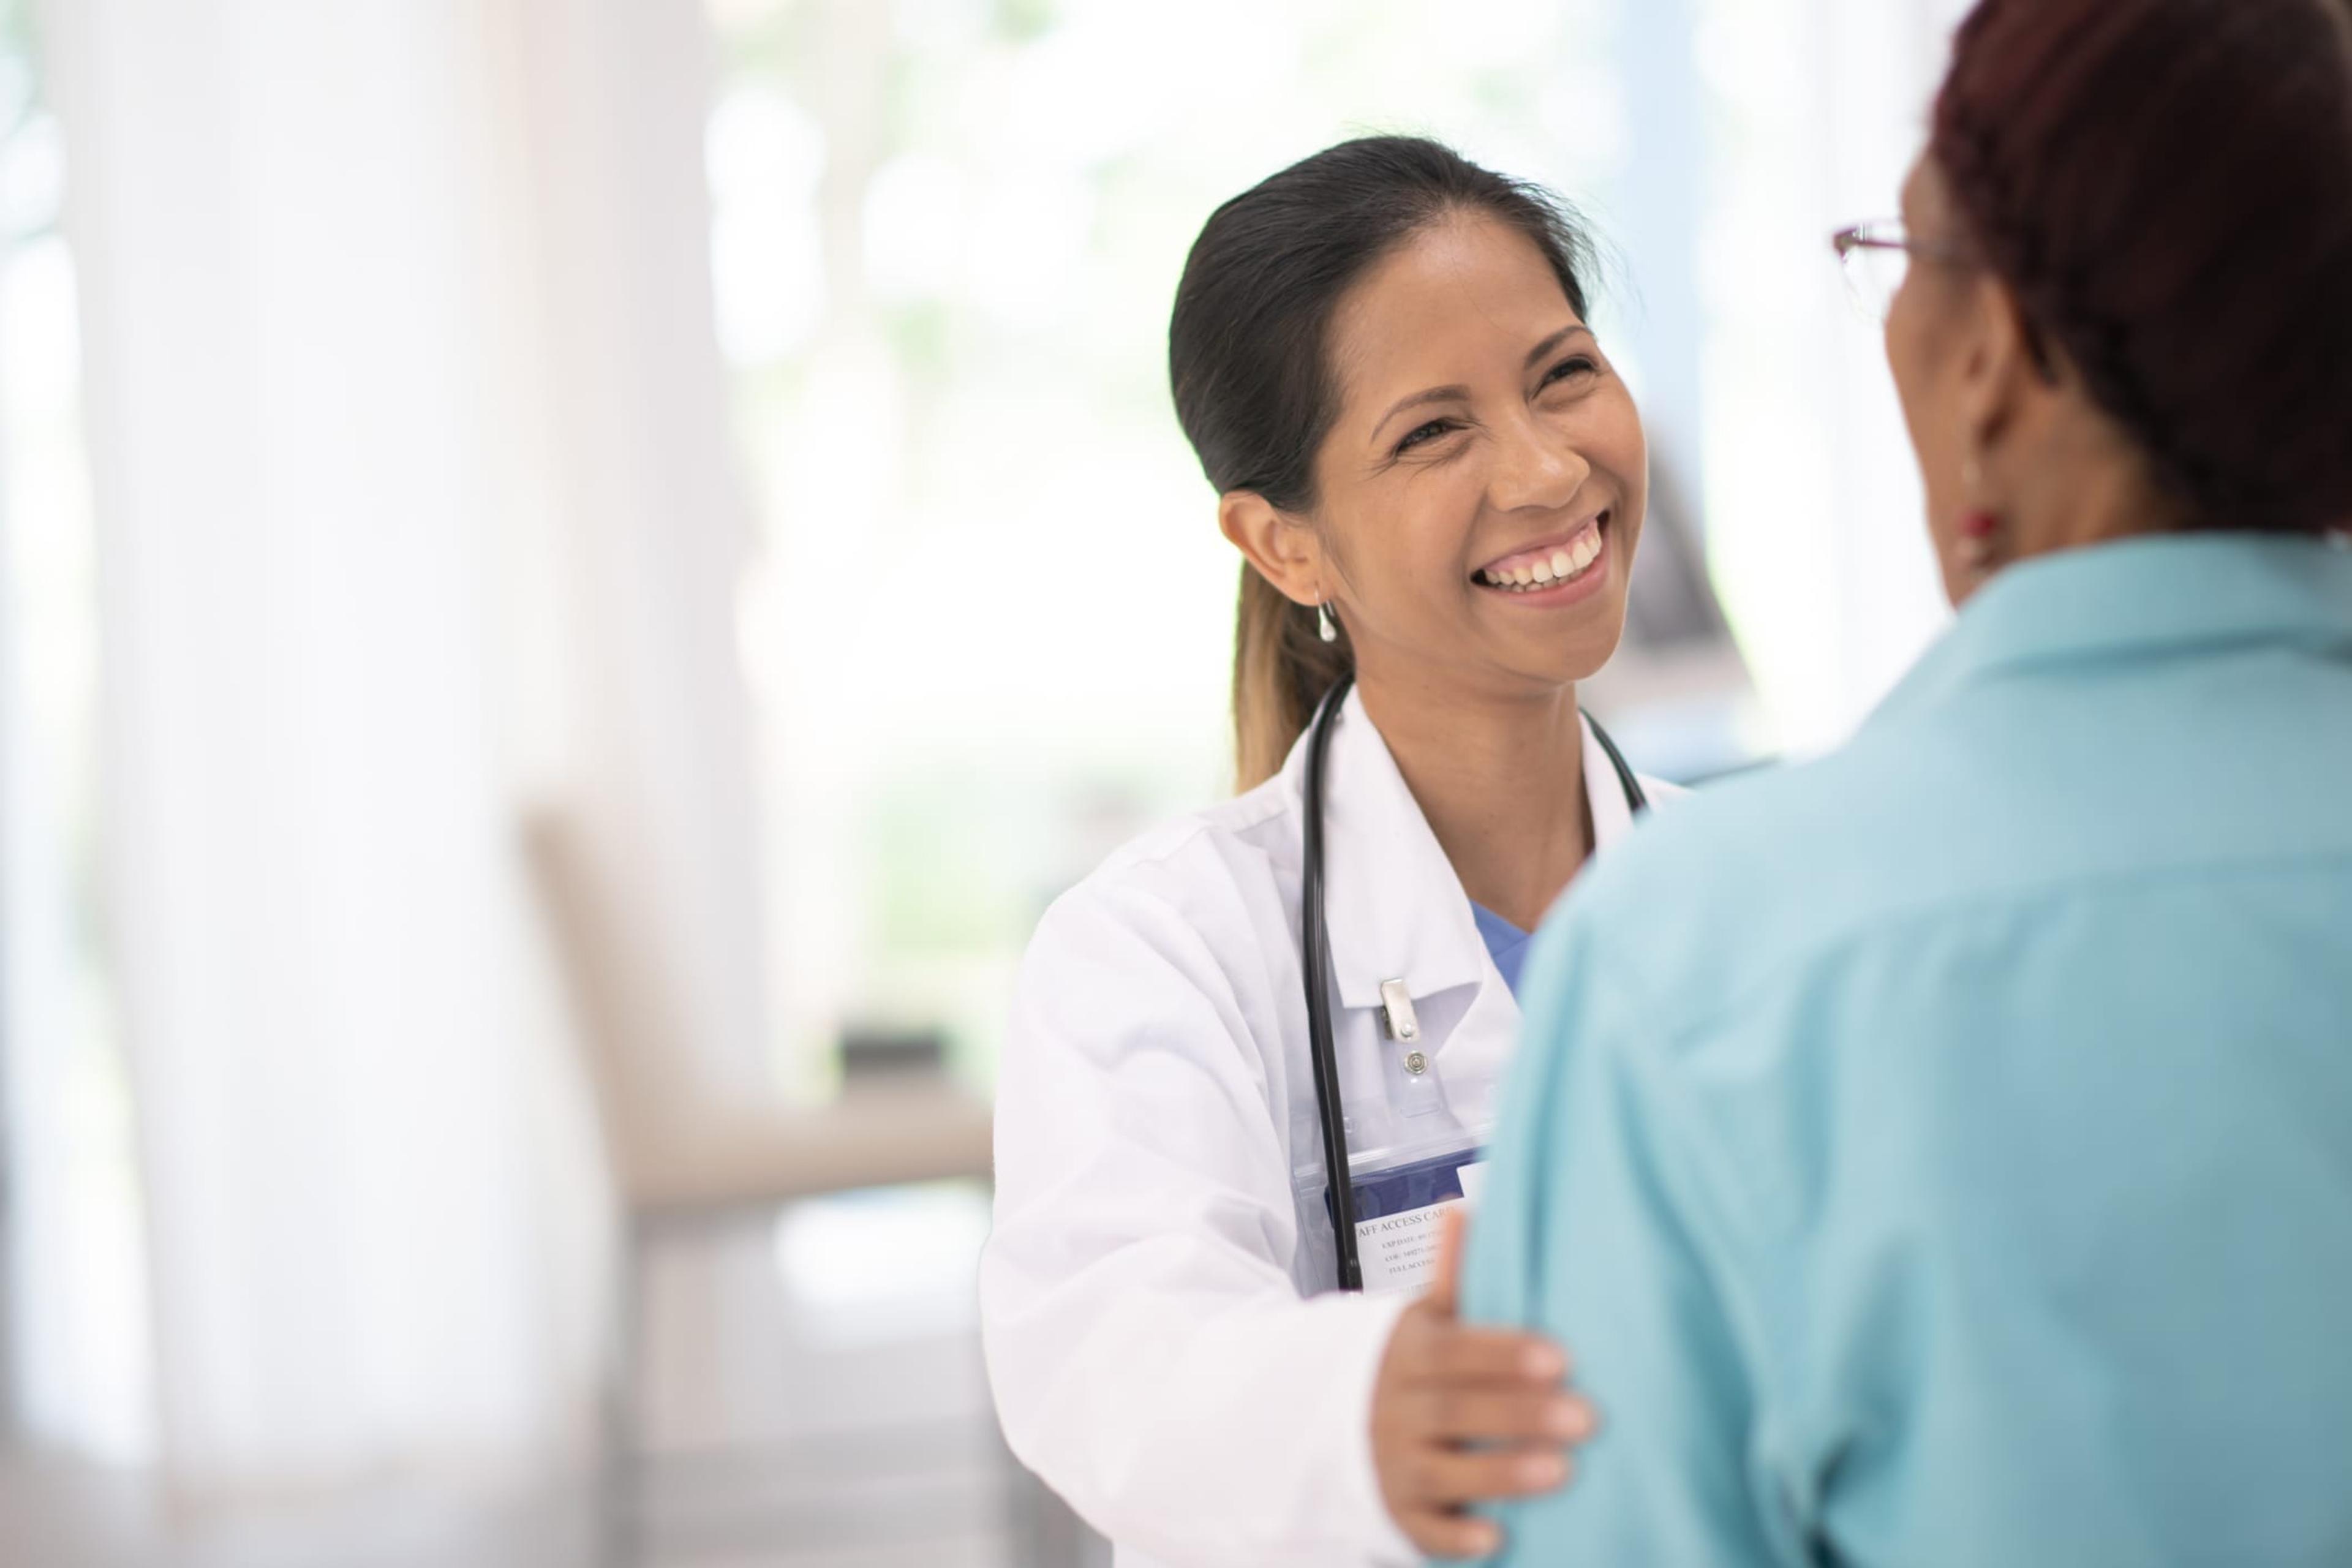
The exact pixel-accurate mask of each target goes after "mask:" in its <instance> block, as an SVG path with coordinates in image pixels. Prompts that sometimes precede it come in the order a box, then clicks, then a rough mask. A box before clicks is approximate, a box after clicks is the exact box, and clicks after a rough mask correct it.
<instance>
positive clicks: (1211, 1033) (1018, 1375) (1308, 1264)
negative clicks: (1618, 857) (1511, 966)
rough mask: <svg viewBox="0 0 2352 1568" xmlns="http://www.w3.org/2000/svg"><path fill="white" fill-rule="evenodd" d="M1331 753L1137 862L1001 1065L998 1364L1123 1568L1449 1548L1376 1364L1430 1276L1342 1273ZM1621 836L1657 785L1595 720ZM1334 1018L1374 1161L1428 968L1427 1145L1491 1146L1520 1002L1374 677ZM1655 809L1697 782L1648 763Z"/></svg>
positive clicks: (1044, 972)
mask: <svg viewBox="0 0 2352 1568" xmlns="http://www.w3.org/2000/svg"><path fill="white" fill-rule="evenodd" d="M1304 760H1305V746H1304V743H1303V742H1302V743H1301V744H1300V745H1299V746H1298V747H1297V748H1294V749H1293V751H1292V752H1291V755H1290V758H1289V760H1288V762H1287V763H1286V764H1285V766H1284V768H1283V771H1282V772H1281V773H1279V774H1278V775H1276V777H1275V778H1273V779H1271V780H1269V781H1268V782H1267V783H1266V784H1263V785H1261V786H1260V787H1258V788H1257V789H1255V790H1253V791H1251V792H1250V793H1249V794H1247V795H1243V796H1241V797H1239V798H1238V799H1235V800H1232V801H1229V802H1226V803H1224V804H1223V805H1218V806H1216V807H1214V808H1213V809H1210V810H1207V811H1202V812H1199V813H1196V814H1194V815H1192V816H1187V817H1183V818H1181V819H1180V820H1178V821H1176V822H1173V823H1171V824H1169V825H1167V826H1163V827H1161V828H1159V829H1158V830H1156V831H1153V832H1151V833H1149V834H1146V835H1145V836H1144V837H1142V838H1140V839H1139V840H1137V841H1136V842H1135V843H1133V844H1130V845H1129V846H1128V847H1126V848H1124V849H1122V850H1120V851H1119V852H1118V854H1116V855H1114V856H1112V857H1111V858H1110V859H1109V860H1108V862H1107V863H1106V864H1105V865H1104V866H1103V867H1102V868H1101V869H1099V870H1098V871H1097V872H1096V873H1095V874H1094V875H1093V876H1092V877H1090V878H1088V879H1087V880H1086V881H1085V882H1083V883H1081V884H1080V885H1079V886H1078V887H1077V888H1076V889H1073V890H1072V891H1070V892H1069V893H1068V894H1066V895H1065V896H1064V897H1063V898H1062V899H1060V900H1057V901H1056V902H1055V904H1054V906H1053V908H1052V909H1051V910H1048V911H1047V912H1046V914H1045V919H1044V921H1041V922H1040V924H1039V926H1038V929H1037V933H1036V937H1035V939H1034V941H1033V942H1032V943H1031V945H1030V948H1029V952H1028V956H1027V959H1026V961H1025V963H1024V965H1023V969H1022V973H1021V981H1020V985H1019V988H1018V993H1017V997H1016V1000H1015V1002H1014V1006H1013V1021H1012V1028H1011V1032H1010V1036H1009V1038H1008V1040H1007V1044H1006V1048H1005V1054H1004V1061H1003V1074H1002V1078H1001V1080H1000V1083H999V1088H998V1096H997V1112H996V1215H995V1227H994V1231H993V1234H992V1236H991V1237H990V1239H989V1242H988V1247H987V1250H986V1252H985V1253H984V1255H983V1257H982V1263H981V1271H980V1293H981V1315H982V1334H983V1337H984V1340H985V1343H986V1350H987V1357H988V1370H989V1378H990V1381H991V1383H992V1385H993V1387H994V1390H995V1394H996V1403H997V1409H998V1412H999V1414H1000V1415H1001V1416H1002V1418H1003V1424H1004V1430H1005V1436H1006V1437H1007V1440H1008V1441H1009V1442H1010V1443H1011V1445H1012V1447H1013V1452H1014V1453H1015V1454H1017V1455H1018V1456H1019V1457H1020V1458H1021V1459H1022V1461H1023V1462H1024V1464H1026V1465H1028V1466H1029V1467H1030V1468H1032V1469H1033V1470H1034V1471H1036V1473H1037V1474H1038V1475H1039V1476H1041V1477H1042V1478H1043V1479H1045V1482H1046V1483H1047V1484H1048V1485H1050V1486H1051V1487H1053V1488H1054V1489H1055V1491H1057V1492H1059V1493H1060V1494H1061V1495H1062V1497H1063V1498H1065V1499H1066V1500H1067V1501H1068V1502H1069V1503H1070V1505H1071V1506H1072V1507H1073V1508H1075V1509H1076V1510H1077V1512H1078V1513H1079V1514H1080V1515H1081V1516H1083V1517H1084V1518H1085V1519H1086V1520H1087V1521H1088V1522H1090V1523H1091V1524H1093V1525H1094V1526H1095V1527H1096V1528H1097V1530H1100V1531H1102V1532H1103V1533H1104V1534H1105V1535H1107V1536H1108V1537H1109V1538H1110V1539H1111V1540H1112V1541H1113V1542H1116V1543H1117V1545H1118V1565H1119V1568H1259V1565H1263V1568H1323V1565H1328V1568H1364V1565H1366V1564H1375V1563H1377V1564H1388V1563H1418V1562H1419V1561H1420V1557H1419V1554H1418V1553H1417V1552H1414V1550H1413V1549H1412V1545H1411V1543H1410V1542H1408V1541H1407V1540H1406V1538H1405V1536H1404V1535H1403V1533H1402V1531H1400V1530H1399V1529H1398V1528H1397V1526H1396V1524H1395V1522H1394V1521H1392V1520H1391V1517H1390V1515H1389V1513H1388V1510H1387V1508H1386V1506H1385V1505H1384V1504H1383V1502H1382V1501H1381V1495H1380V1489H1379V1484H1378V1482H1377V1480H1376V1479H1375V1478H1374V1475H1373V1469H1372V1454H1371V1439H1370V1409H1371V1394H1372V1384H1373V1378H1374V1374H1375V1373H1376V1372H1377V1370H1378V1367H1379V1363H1380V1360H1381V1352H1383V1350H1384V1349H1385V1348H1386V1346H1387V1342H1388V1337H1389V1331H1390V1329H1391V1325H1392V1324H1393V1323H1394V1321H1395V1320H1396V1317H1397V1314H1398V1313H1399V1312H1400V1311H1402V1310H1403V1308H1404V1307H1405V1305H1406V1304H1407V1303H1408V1302H1409V1301H1410V1300H1412V1297H1411V1295H1410V1294H1398V1295H1387V1296H1371V1295H1353V1294H1341V1293H1339V1292H1338V1291H1336V1290H1335V1289H1334V1285H1335V1268H1336V1263H1335V1258H1334V1251H1335V1249H1334V1246H1333V1242H1332V1237H1331V1234H1330V1226H1329V1222H1328V1218H1327V1217H1326V1214H1327V1211H1326V1210H1325V1208H1324V1199H1323V1187H1324V1180H1323V1175H1322V1160H1323V1146H1322V1140H1321V1137H1320V1135H1319V1132H1318V1126H1317V1121H1316V1101H1315V1080H1314V1077H1313V1070H1312V1068H1311V1067H1310V1066H1309V1061H1308V1053H1307V1008H1306V1004H1305V1002H1304V1001H1303V1000H1302V997H1301V994H1300V984H1299V964H1298V945H1299V944H1298V926H1299V914H1298V901H1299V880H1300V862H1301V858H1302V855H1301V841H1302V816H1301V805H1300V782H1301V778H1302V774H1303V771H1304ZM1584 773H1585V778H1586V780H1587V782H1588V790H1587V794H1588V795H1589V797H1590V799H1591V814H1592V824H1593V830H1594V837H1595V839H1596V841H1597V843H1598V844H1599V845H1600V846H1601V847H1603V848H1605V847H1607V846H1608V844H1609V843H1610V842H1611V841H1612V839H1614V838H1617V837H1620V836H1621V835H1622V834H1623V833H1624V832H1626V831H1627V829H1628V827H1629V826H1630V825H1631V816H1630V813H1629V811H1628V808H1627V802H1626V800H1625V798H1624V795H1623V793H1622V789H1621V788H1620V787H1619V784H1618V782H1617V776H1616V773H1615V772H1614V771H1613V770H1612V766H1611V764H1610V762H1609V759H1608V756H1607V754H1606V753H1605V752H1603V751H1602V750H1601V747H1600V745H1599V744H1598V742H1596V741H1595V740H1594V739H1593V737H1592V734H1591V730H1590V729H1589V728H1588V729H1587V731H1586V733H1585V742H1584ZM1325 779H1326V786H1327V788H1326V803H1325V817H1324V820H1325V834H1326V839H1325V843H1326V856H1325V879H1326V887H1327V889H1328V891H1327V897H1326V902H1327V906H1328V911H1329V915H1328V928H1329V931H1330V944H1331V972H1332V976H1333V981H1334V986H1335V989H1336V991H1337V993H1338V995H1337V998H1336V1001H1337V1005H1336V1006H1335V1007H1334V1009H1333V1012H1332V1032H1333V1038H1334V1043H1335V1047H1336V1052H1337V1056H1338V1059H1339V1074H1340V1082H1341V1088H1342V1091H1343V1096H1344V1099H1345V1100H1346V1103H1347V1108H1348V1115H1349V1145H1350V1151H1351V1152H1358V1153H1360V1152H1366V1151H1368V1150H1369V1151H1372V1152H1375V1153H1376V1152H1377V1151H1378V1147H1379V1146H1380V1145H1381V1144H1382V1143H1383V1142H1388V1143H1396V1142H1398V1141H1399V1139H1400V1138H1402V1136H1403V1135H1404V1134H1403V1131H1402V1129H1403V1125H1404V1124H1403V1123H1402V1122H1401V1121H1399V1120H1398V1119H1397V1118H1396V1117H1395V1116H1393V1115H1391V1111H1392V1109H1393V1106H1394V1104H1395V1102H1396V1100H1397V1098H1398V1095H1397V1089H1398V1088H1399V1087H1402V1086H1404V1085H1405V1082H1406V1080H1405V1079H1403V1078H1402V1067H1401V1065H1400V1064H1401V1058H1402V1047H1399V1046H1398V1045H1397V1044H1396V1043H1395V1042H1393V1041H1391V1040H1388V1039H1386V1038H1385V1037H1383V1034H1382V1030H1381V1023H1380V1002H1381V998H1380V992H1379V987H1380V985H1381V982H1382V981H1384V980H1391V979H1402V980H1403V981H1404V982H1405V984H1406V987H1407V989H1408V991H1409V992H1410V994H1411V995H1412V1001H1413V1005H1414V1007H1415V1009H1416V1010H1417V1012H1418V1014H1419V1022H1420V1026H1421V1031H1422V1038H1421V1041H1420V1045H1421V1048H1422V1049H1423V1051H1425V1052H1426V1053H1427V1054H1428V1057H1429V1060H1430V1067H1429V1069H1428V1072H1427V1073H1426V1074H1425V1075H1423V1078H1421V1079H1418V1080H1414V1081H1413V1082H1412V1085H1411V1087H1412V1089H1414V1090H1416V1091H1417V1092H1418V1093H1419V1095H1420V1096H1421V1097H1422V1098H1423V1099H1424V1100H1425V1099H1426V1097H1427V1094H1428V1089H1429V1087H1430V1085H1431V1083H1432V1082H1434V1084H1435V1086H1436V1088H1437V1089H1438V1091H1439V1095H1438V1107H1437V1109H1436V1110H1435V1111H1434V1117H1435V1118H1437V1119H1442V1120H1433V1116H1432V1114H1431V1113H1430V1112H1429V1110H1428V1108H1427V1107H1426V1106H1425V1105H1423V1108H1422V1110H1421V1112H1420V1113H1418V1114H1416V1116H1415V1117H1414V1118H1413V1120H1412V1124H1411V1126H1412V1132H1413V1134H1414V1135H1415V1136H1420V1135H1423V1134H1426V1133H1427V1132H1429V1131H1431V1130H1432V1129H1433V1128H1439V1127H1445V1128H1449V1129H1450V1130H1451V1131H1453V1132H1454V1134H1455V1135H1457V1136H1458V1137H1459V1138H1460V1139H1461V1140H1463V1141H1464V1142H1477V1141H1479V1140H1481V1139H1483V1137H1484V1136H1485V1134H1486V1131H1487V1130H1488V1129H1489V1128H1490V1127H1491V1124H1492V1121H1493V1119H1494V1111H1495V1105H1494V1102H1495V1095H1496V1087H1497V1082H1498V1080H1499V1079H1500V1078H1501V1076H1502V1074H1503V1071H1504V1068H1505V1066H1506V1065H1507V1061H1508V1059H1509V1057H1510V1054H1511V1051H1512V1048H1513V1047H1514V1045H1515V1044H1516V1041H1517V1030H1518V1022H1519V1010H1518V1007H1517V1004H1516V1003H1515V1002H1514V1000H1513V999H1512V996H1511V994H1510V991H1509V989H1508V988H1507V986H1506V985H1505V984H1504V983H1503V979H1502V976H1501V975H1500V973H1497V972H1496V968H1495V965H1494V962H1493V960H1492V959H1491V958H1490V957H1489V956H1488V954H1487V952H1486V944H1485V942H1482V941H1481V940H1480V938H1479V935H1478V931H1477V927H1476V925H1475V922H1474V921H1473V920H1472V918H1471V912H1470V905H1469V900H1468V899H1467V898H1466V896H1465V894H1464V892H1463V890H1462V884H1461V882H1460V880H1459V879H1457V878H1456V877H1455V876H1454V868H1453V866H1452V864H1451V863H1450V862H1449V861H1448V860H1447V859H1446V858H1445V853H1444V850H1443V849H1442V848H1441V847H1439V845H1438V842H1437V839H1436V837H1435V835H1433V833H1431V831H1430V829H1429V825H1428V823H1427V821H1426V820H1425V819H1424V818H1423V816H1422V814H1421V809H1420V807H1419V805H1417V804H1416V803H1415V802H1414V800H1413V798H1412V793H1411V792H1410V791H1409V790H1408V789H1407V788H1406V787H1405V783H1404V779H1403V777H1402V775H1401V774H1400V773H1398V771H1397V767H1396V763H1395V761H1394V759H1393V758H1392V757H1391V755H1390V753H1389V750H1388V746H1387V744H1386V742H1383V741H1382V740H1381V736H1380V733H1379V731H1377V730H1375V729H1374V728H1373V726H1372V724H1371V721H1370V720H1369V719H1367V718H1366V717H1365V714H1364V710H1363V705H1362V702H1361V700H1360V698H1359V697H1358V696H1356V695H1354V694H1350V695H1349V699H1348V700H1347V703H1346V706H1345V708H1344V709H1343V710H1342V713H1341V716H1340V719H1339V723H1338V725H1337V726H1336V728H1335V731H1334V732H1333V735H1332V738H1331V749H1330V755H1329V759H1328V768H1327V771H1326V773H1325ZM1644 784H1645V787H1646V788H1647V790H1648V791H1649V792H1650V793H1651V795H1652V798H1653V799H1655V798H1657V797H1658V796H1659V795H1663V794H1665V793H1668V786H1665V785H1663V784H1648V782H1647V781H1646V780H1645V781H1644Z"/></svg>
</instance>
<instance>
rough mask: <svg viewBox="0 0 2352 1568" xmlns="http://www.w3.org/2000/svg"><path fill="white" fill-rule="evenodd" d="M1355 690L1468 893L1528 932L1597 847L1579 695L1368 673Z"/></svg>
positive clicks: (1571, 690) (1565, 690)
mask: <svg viewBox="0 0 2352 1568" xmlns="http://www.w3.org/2000/svg"><path fill="white" fill-rule="evenodd" d="M1358 685H1359V688H1360V690H1361V691H1362V693H1363V700H1364V711H1365V712H1366V713H1367V714H1368V715H1370V718H1371V721H1372V723H1373V725H1374V726H1375V727H1376V728H1377V729H1379V731H1380V732H1381V739H1382V740H1384V741H1386V742H1388V748H1389V752H1390V754H1391V755H1392V756H1394V757H1395V758H1396V764H1397V771H1398V772H1400V773H1402V774H1403V775H1404V782H1405V786H1406V787H1407V788H1408V789H1410V790H1412V797H1413V799H1414V801H1415V802H1416V803H1418V804H1419V805H1420V806H1421V812H1422V815H1423V816H1424V817H1426V818H1427V819H1428V821H1429V827H1430V831H1431V832H1432V833H1433V834H1435V835H1436V837H1437V842H1438V844H1439V846H1440V847H1443V848H1444V851H1445V858H1447V859H1448V860H1450V861H1452V862H1453V864H1454V875H1455V876H1457V877H1459V878H1460V879H1462V888H1463V891H1465V893H1467V894H1468V895H1469V896H1470V899H1471V900H1472V901H1473V902H1475V903H1478V904H1482V905H1484V906H1485V907H1486V908H1487V909H1489V910H1493V911H1494V912H1495V913H1496V914H1498V915H1500V916H1502V917H1503V918H1504V919H1505V920H1507V921H1510V922H1511V923H1512V924H1513V925H1515V926H1517V927H1518V928H1519V929H1520V930H1522V931H1532V930H1534V929H1535V927H1536V925H1537V924H1538V922H1539V921H1541V920H1542V919H1543V917H1544V913H1545V911H1546V910H1549V909H1550V908H1551V906H1552V904H1553V902H1554V901H1555V900H1557V899H1558V898H1559V895H1560V893H1561V891H1562V890H1563V889H1566V888H1567V886H1568V883H1569V879H1570V878H1572V877H1574V876H1575V875H1576V873H1577V870H1578V869H1579V868H1580V867H1582V865H1583V864H1584V861H1585V858H1586V857H1588V856H1589V855H1590V854H1591V849H1592V816H1591V811H1590V810H1589V809H1588V807H1587V805H1586V801H1585V794H1584V730H1583V726H1582V724H1581V723H1580V721H1579V719H1578V716H1577V707H1576V689H1575V688H1574V687H1572V686H1570V687H1561V688H1559V689H1557V690H1556V691H1552V692H1547V693H1542V694H1539V695H1534V696H1528V697H1502V696H1481V697H1473V698H1465V695H1464V694H1463V693H1462V691H1460V690H1459V689H1456V688H1454V687H1452V686H1450V685H1445V684H1443V683H1440V682H1436V681H1432V680H1428V679H1417V678H1415V677H1414V676H1412V675H1403V676H1400V677H1396V678H1391V679H1382V678H1381V675H1380V674H1378V673H1375V672H1373V671H1370V670H1366V671H1363V672H1362V673H1361V674H1360V677H1359V680H1358Z"/></svg>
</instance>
